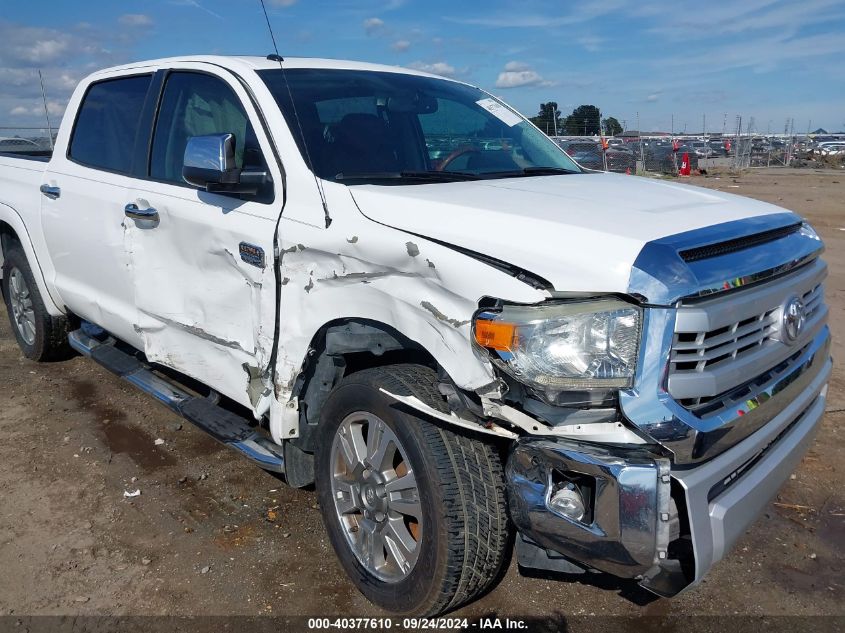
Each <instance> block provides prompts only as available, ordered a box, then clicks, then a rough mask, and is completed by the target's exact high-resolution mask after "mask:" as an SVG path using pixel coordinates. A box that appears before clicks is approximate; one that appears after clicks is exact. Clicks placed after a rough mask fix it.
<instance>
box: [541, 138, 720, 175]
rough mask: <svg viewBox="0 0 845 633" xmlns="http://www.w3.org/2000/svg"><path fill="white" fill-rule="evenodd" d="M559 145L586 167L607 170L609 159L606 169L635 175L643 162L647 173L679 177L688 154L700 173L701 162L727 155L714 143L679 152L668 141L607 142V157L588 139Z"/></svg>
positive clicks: (697, 143) (692, 143) (694, 143)
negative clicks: (704, 159)
mask: <svg viewBox="0 0 845 633" xmlns="http://www.w3.org/2000/svg"><path fill="white" fill-rule="evenodd" d="M555 142H557V144H558V145H559V146H560V147H561V149H563V151H565V152H566V153H567V154H569V155H570V156H571V157H572V158H574V159H575V160H576V161H577V162H578V163H579V164H580V165H582V166H583V167H586V168H588V169H599V170H604V169H605V157H606V160H607V167H606V169H607V170H608V171H615V172H627V171H628V170H630V171H631V172H634V171H635V170H636V167H637V161H642V162H643V164H644V166H645V169H646V170H647V171H660V172H664V173H675V172H677V171H678V167H679V166H680V162H681V158H682V157H683V155H684V154H687V156H688V158H689V161H690V167H691V168H692V169H698V161H699V159H702V158H714V157H717V156H725V155H726V154H727V151H726V150H725V148H724V145H721V142H719V143H720V144H719V145H718V147H717V146H716V144H715V143H714V142H711V143H706V142H704V141H686V142H684V143H681V144H679V145H678V148H677V151H675V150H674V145H673V144H672V142H671V141H669V140H665V139H642V140H638V141H636V142H630V141H623V140H622V139H616V138H613V139H609V140H608V141H607V143H608V148H607V151H606V152H604V156H602V153H603V152H602V146H601V144H600V143H597V142H595V141H593V140H591V139H588V138H583V139H564V138H556V139H555Z"/></svg>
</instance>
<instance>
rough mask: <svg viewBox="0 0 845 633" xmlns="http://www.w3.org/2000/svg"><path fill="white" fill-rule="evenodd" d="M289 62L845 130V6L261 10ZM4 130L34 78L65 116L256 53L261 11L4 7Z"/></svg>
mask: <svg viewBox="0 0 845 633" xmlns="http://www.w3.org/2000/svg"><path fill="white" fill-rule="evenodd" d="M265 2H266V3H267V7H268V10H269V12H270V19H271V22H272V24H273V27H274V29H275V32H276V39H277V41H278V42H279V48H280V51H281V53H282V55H299V56H320V57H336V58H349V59H358V60H366V61H373V62H380V63H387V64H397V65H403V66H411V67H416V68H422V69H425V70H430V71H432V72H436V73H439V74H444V75H448V76H452V77H455V78H458V79H461V80H464V81H468V82H470V83H473V84H475V85H478V86H481V87H482V88H484V89H486V90H490V91H491V92H493V93H495V94H496V95H498V96H500V97H502V98H503V99H504V100H505V101H507V102H509V103H511V104H512V105H513V106H515V107H516V108H518V109H519V110H520V111H522V112H523V113H524V114H527V115H529V116H530V115H533V114H535V113H536V112H537V110H538V106H539V103H540V102H541V101H550V100H554V101H557V102H558V103H559V104H560V108H561V110H563V111H564V114H566V113H568V112H569V111H571V110H572V108H574V107H575V106H577V105H580V104H582V103H589V104H594V105H596V106H598V107H599V108H600V109H601V110H602V112H603V114H607V115H611V116H615V117H616V118H618V119H619V120H620V121H623V120H624V121H625V122H626V124H627V127H628V128H631V129H633V128H636V119H637V113H639V118H640V127H641V128H642V129H644V130H668V129H669V128H670V125H671V122H672V119H673V116H674V126H675V130H676V131H680V130H683V129H684V128H686V129H687V130H688V131H698V130H700V129H701V126H702V118H703V117H706V121H707V123H706V125H707V128H708V129H709V130H710V131H719V132H720V131H722V128H723V124H724V122H725V121H727V124H726V127H727V129H728V130H729V131H730V130H731V129H733V128H734V127H735V124H736V116H737V115H742V116H743V121H744V122H747V121H748V118H749V117H754V120H755V124H756V129H757V130H758V131H760V132H766V131H767V129H771V131H772V132H782V131H783V129H784V124H785V122H786V120H787V118H788V117H793V118H794V119H795V129H796V131H800V132H806V131H807V127H808V125H811V126H812V128H813V129H815V128H817V127H825V128H827V129H828V130H833V129H836V130H841V129H845V63H843V62H845V0H802V1H800V2H798V1H795V0H786V1H783V0H743V1H741V2H738V1H731V2H721V1H711V2H701V0H699V1H697V2H692V1H688V0H671V1H665V0H639V1H637V2H622V1H620V0H602V1H601V2H596V3H591V2H587V1H583V2H577V3H576V2H555V1H553V0H543V1H535V0H518V1H512V0H486V1H485V2H463V3H461V2H455V1H454V0H452V1H445V0H429V1H427V2H418V1H414V0H360V1H356V2H353V1H351V0H349V1H347V0H334V1H332V2H328V1H325V2H324V1H319V0H265ZM0 9H2V10H0V16H2V17H0V42H3V44H2V46H0V125H2V126H6V125H41V124H42V122H43V116H42V113H43V106H42V105H41V101H40V93H39V91H38V86H37V81H36V76H35V74H34V73H35V69H36V68H41V69H42V70H43V73H44V79H45V86H46V89H47V94H48V99H49V107H50V111H51V113H52V114H53V116H54V118H58V117H60V116H61V113H62V111H63V109H64V105H65V103H66V101H67V98H68V97H69V95H70V92H71V90H72V88H73V86H74V85H75V83H76V82H77V81H78V80H79V78H81V77H82V76H84V75H85V74H86V73H88V72H90V71H92V70H95V69H97V68H100V67H103V66H108V65H114V64H118V63H124V62H128V61H134V60H139V59H145V58H152V57H164V56H170V55H180V54H192V53H219V54H259V55H264V54H267V53H268V52H271V43H270V39H269V36H268V34H267V31H266V26H265V24H264V21H263V15H262V14H261V12H260V6H259V3H258V0H146V1H145V2H132V1H121V2H106V1H103V0H86V1H85V2H84V3H83V2H64V1H59V0H53V1H44V2H22V1H21V0H0ZM0 133H2V131H0Z"/></svg>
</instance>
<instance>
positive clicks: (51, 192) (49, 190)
mask: <svg viewBox="0 0 845 633" xmlns="http://www.w3.org/2000/svg"><path fill="white" fill-rule="evenodd" d="M39 190H40V191H41V193H43V194H44V195H45V196H47V197H48V198H50V200H55V199H56V198H58V197H59V196H60V195H62V190H61V189H59V188H58V187H51V186H50V185H41V186H40V187H39Z"/></svg>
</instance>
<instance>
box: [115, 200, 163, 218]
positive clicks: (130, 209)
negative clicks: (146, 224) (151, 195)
mask: <svg viewBox="0 0 845 633" xmlns="http://www.w3.org/2000/svg"><path fill="white" fill-rule="evenodd" d="M123 212H124V213H125V214H126V217H127V218H131V219H132V220H150V221H153V222H158V211H156V210H155V209H153V208H152V207H150V208H148V209H139V208H138V205H137V204H135V203H133V202H130V203H129V204H127V205H126V206H125V207H123Z"/></svg>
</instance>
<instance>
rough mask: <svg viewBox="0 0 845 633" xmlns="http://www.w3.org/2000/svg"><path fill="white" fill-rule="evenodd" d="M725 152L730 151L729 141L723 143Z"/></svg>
mask: <svg viewBox="0 0 845 633" xmlns="http://www.w3.org/2000/svg"><path fill="white" fill-rule="evenodd" d="M725 151H726V152H729V151H731V142H730V141H725Z"/></svg>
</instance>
